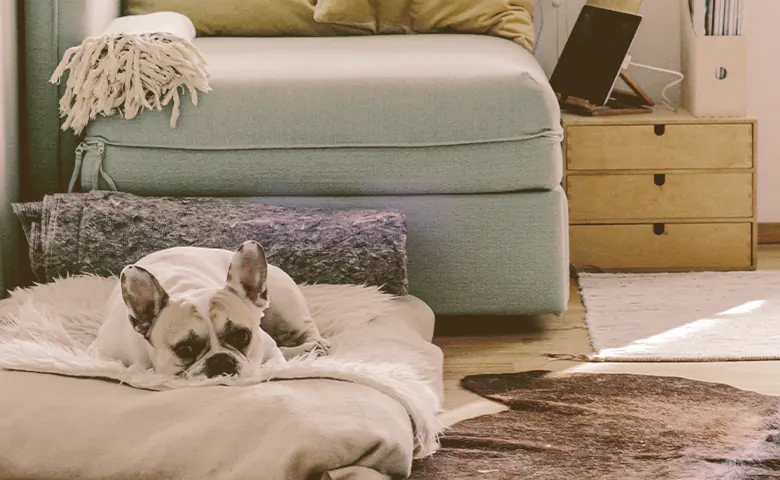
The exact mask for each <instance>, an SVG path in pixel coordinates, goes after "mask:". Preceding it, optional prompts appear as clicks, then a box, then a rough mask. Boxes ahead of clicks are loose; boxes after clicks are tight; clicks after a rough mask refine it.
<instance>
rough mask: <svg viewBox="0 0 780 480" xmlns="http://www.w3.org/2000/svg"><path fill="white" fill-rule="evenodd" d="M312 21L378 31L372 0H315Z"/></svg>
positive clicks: (373, 31) (372, 31)
mask: <svg viewBox="0 0 780 480" xmlns="http://www.w3.org/2000/svg"><path fill="white" fill-rule="evenodd" d="M314 21H315V22H319V23H325V24H331V25H342V26H345V27H354V28H359V29H363V30H368V31H369V32H371V33H378V32H379V28H378V23H379V22H378V20H377V12H376V10H375V9H374V5H373V1H372V0H317V1H316V2H315V5H314Z"/></svg>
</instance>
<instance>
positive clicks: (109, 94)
mask: <svg viewBox="0 0 780 480" xmlns="http://www.w3.org/2000/svg"><path fill="white" fill-rule="evenodd" d="M67 70H70V73H69V75H68V81H67V84H66V88H65V92H64V94H63V95H62V98H61V99H60V105H59V110H60V117H61V118H65V122H64V123H63V124H62V129H63V130H67V129H68V128H71V129H73V131H74V133H76V134H77V135H78V134H79V133H81V132H82V131H83V130H84V128H85V127H86V126H87V123H88V122H89V121H90V120H94V119H95V118H96V117H97V116H98V115H102V116H111V115H114V114H115V113H117V112H120V114H122V115H123V116H124V118H125V119H128V120H129V119H132V118H135V116H136V115H137V114H138V112H139V111H140V110H141V109H146V110H162V107H164V106H167V105H168V104H169V103H171V102H173V111H172V112H171V122H170V124H171V128H176V123H177V121H178V118H179V114H180V110H179V105H180V102H181V100H180V97H179V90H182V91H185V90H186V91H189V93H190V97H191V98H192V104H193V105H196V106H197V104H198V93H197V90H200V91H201V92H204V93H208V92H209V91H211V87H210V86H209V81H208V77H209V75H208V72H207V70H206V61H205V59H204V58H203V56H202V55H201V54H200V52H199V51H198V49H197V48H195V46H194V45H192V43H191V42H189V41H187V40H185V39H183V38H181V37H179V36H177V35H173V34H169V33H144V34H133V35H128V34H115V35H104V36H100V37H90V38H87V39H86V40H84V41H83V42H82V43H81V45H78V46H75V47H72V48H69V49H68V50H67V51H66V52H65V55H63V58H62V61H61V62H60V64H59V65H58V66H57V69H56V70H55V71H54V74H53V75H52V76H51V79H50V80H49V81H50V82H51V83H54V84H59V83H60V79H61V77H62V76H63V74H64V73H65V71H67Z"/></svg>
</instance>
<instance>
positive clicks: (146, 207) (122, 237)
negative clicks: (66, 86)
mask: <svg viewBox="0 0 780 480" xmlns="http://www.w3.org/2000/svg"><path fill="white" fill-rule="evenodd" d="M13 209H14V213H15V214H16V215H17V217H18V218H19V219H20V220H21V222H22V228H23V229H24V233H25V236H26V238H27V243H28V245H29V253H30V263H31V267H32V269H33V271H34V273H35V274H36V277H37V278H38V280H39V281H41V282H49V281H52V280H54V279H56V278H59V277H63V276H67V275H76V274H90V273H91V274H97V275H107V274H108V275H118V274H119V272H120V271H121V270H122V268H123V267H124V266H125V265H128V264H130V263H134V262H136V261H138V260H139V259H140V258H141V257H143V256H144V255H147V254H149V253H152V252H154V251H157V250H161V249H164V248H169V247H175V246H183V245H192V246H199V247H210V248H224V249H235V248H236V247H238V246H239V245H240V244H241V243H243V242H244V241H246V240H255V241H257V242H259V243H260V244H261V245H263V247H264V248H265V250H266V252H267V254H268V261H269V262H270V263H272V264H274V265H276V266H278V267H280V268H281V269H283V270H285V271H286V272H287V273H288V274H289V275H290V276H291V277H292V278H293V279H294V280H295V281H296V282H298V283H325V284H359V285H371V286H376V287H381V288H382V290H384V291H386V292H388V293H392V294H397V295H404V294H406V293H408V281H407V276H406V265H407V253H406V236H407V233H406V221H405V217H404V215H403V214H402V213H401V212H399V211H397V210H393V209H381V210H368V209H350V210H332V209H325V208H303V207H283V206H278V205H269V204H264V203H259V202H257V201H255V200H252V199H251V198H205V197H203V198H174V197H139V196H135V195H131V194H128V193H120V192H101V191H95V192H90V193H73V194H55V195H47V196H45V197H44V199H43V202H31V203H18V204H14V205H13Z"/></svg>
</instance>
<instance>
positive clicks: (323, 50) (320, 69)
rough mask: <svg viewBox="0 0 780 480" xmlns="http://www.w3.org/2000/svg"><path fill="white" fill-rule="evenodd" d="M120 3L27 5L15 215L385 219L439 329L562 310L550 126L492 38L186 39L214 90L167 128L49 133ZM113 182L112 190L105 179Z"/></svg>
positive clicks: (555, 127) (548, 109) (544, 101)
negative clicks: (58, 196)
mask: <svg viewBox="0 0 780 480" xmlns="http://www.w3.org/2000/svg"><path fill="white" fill-rule="evenodd" d="M121 14H122V9H121V2H120V1H118V0H100V1H89V0H58V1H56V2H44V1H39V0H26V1H25V2H24V22H25V40H26V59H27V62H26V86H27V91H26V111H27V112H28V113H29V115H28V118H27V119H26V132H25V133H26V134H25V136H24V139H25V145H26V149H25V151H26V158H25V161H24V165H25V166H26V170H25V171H24V172H23V173H24V175H25V178H26V179H27V182H26V183H25V187H26V188H25V189H24V192H23V193H24V195H25V197H26V198H27V199H28V200H34V199H38V198H40V197H41V196H42V195H44V194H46V193H52V192H61V191H64V190H65V189H66V187H67V184H68V180H69V178H70V176H71V174H72V171H73V167H74V158H75V151H76V148H77V146H78V145H79V144H80V143H81V145H82V147H83V150H82V149H80V155H83V158H82V160H83V162H82V163H81V168H80V172H78V174H79V181H78V185H79V187H80V188H81V189H82V190H85V191H89V190H93V189H108V188H112V187H113V186H114V185H115V186H116V188H117V189H118V190H121V191H125V192H130V193H134V194H139V195H149V196H159V195H182V196H244V197H256V198H259V199H262V201H265V202H268V203H276V204H285V205H293V204H295V205H317V206H333V207H337V208H350V207H380V206H387V207H395V208H399V209H401V210H403V211H404V212H405V213H406V215H407V222H408V230H409V244H408V250H409V285H410V291H411V293H413V294H414V295H416V296H418V297H419V298H421V299H423V300H425V301H426V302H427V303H428V304H429V305H430V306H431V307H432V308H433V310H434V311H435V312H436V313H437V314H439V315H525V314H541V313H553V314H560V313H561V312H563V311H564V310H565V309H566V306H567V301H568V294H569V282H568V272H569V270H568V259H569V257H568V236H567V202H566V197H565V194H564V192H563V190H562V189H561V187H560V181H561V175H562V155H561V137H562V131H561V127H560V112H559V109H558V106H557V102H556V98H555V96H554V94H553V92H552V89H551V88H550V86H549V84H548V82H547V78H546V76H545V74H544V72H543V71H542V69H541V67H540V66H539V64H538V63H537V61H536V59H535V58H534V57H533V55H532V54H531V53H529V52H528V51H526V50H525V49H523V48H522V47H520V46H518V45H516V44H514V43H512V42H510V41H509V40H504V39H500V38H495V37H488V36H477V35H452V34H441V35H399V36H371V37H350V38H197V39H196V40H195V42H194V43H195V45H196V46H197V47H198V49H200V51H201V52H202V53H203V55H204V56H205V58H206V60H207V61H208V64H209V70H210V72H211V80H210V81H211V86H212V88H213V91H212V92H211V93H209V94H207V95H204V96H202V97H201V102H200V104H199V106H197V107H193V106H192V105H191V104H190V103H189V102H183V105H182V113H181V117H180V119H179V122H178V126H177V128H176V129H174V130H172V129H171V128H170V127H169V125H168V121H169V116H168V115H169V112H167V111H166V112H160V113H142V114H141V115H139V116H138V117H137V118H135V119H134V120H132V121H128V120H123V119H121V118H119V117H109V118H101V119H99V120H97V121H95V122H93V123H92V124H91V125H90V126H89V127H88V128H87V131H86V132H85V134H84V135H83V138H75V137H74V136H73V135H72V134H71V133H69V132H63V131H61V130H59V129H58V126H59V119H58V118H57V100H58V91H57V87H54V86H52V85H50V84H47V80H48V78H49V76H50V75H51V72H52V71H53V70H54V68H55V66H56V63H57V61H58V59H59V58H60V57H61V55H62V53H63V52H64V51H65V49H66V48H68V47H70V46H73V45H76V44H78V43H80V42H81V40H82V39H83V38H85V36H88V35H92V34H97V33H98V32H99V31H100V30H101V28H103V27H104V26H105V25H106V24H107V23H108V22H109V21H110V20H111V19H112V18H114V17H115V16H117V15H121ZM108 179H110V180H111V182H108V181H107V180H108Z"/></svg>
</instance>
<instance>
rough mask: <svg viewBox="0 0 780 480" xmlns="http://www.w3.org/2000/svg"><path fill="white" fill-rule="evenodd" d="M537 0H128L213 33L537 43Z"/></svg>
mask: <svg viewBox="0 0 780 480" xmlns="http://www.w3.org/2000/svg"><path fill="white" fill-rule="evenodd" d="M534 3H535V2H534V0H480V1H479V2H475V1H473V0H382V1H381V2H376V1H374V0H319V1H309V0H220V1H218V2H216V1H214V0H128V3H127V10H126V11H127V13H129V14H133V15H137V14H145V13H152V12H160V11H174V12H178V13H182V14H184V15H187V16H188V17H189V18H190V19H191V20H192V21H193V23H194V24H195V27H196V29H197V30H198V33H199V34H201V35H211V36H215V35H216V36H266V37H274V36H327V35H361V34H371V33H390V34H399V33H444V32H447V33H461V34H463V33H471V34H485V35H495V36H499V37H504V38H508V39H511V40H513V41H515V42H517V43H518V44H520V45H522V46H523V47H524V48H527V49H528V50H531V49H532V48H533V45H534V41H535V38H534V22H533V13H534Z"/></svg>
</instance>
